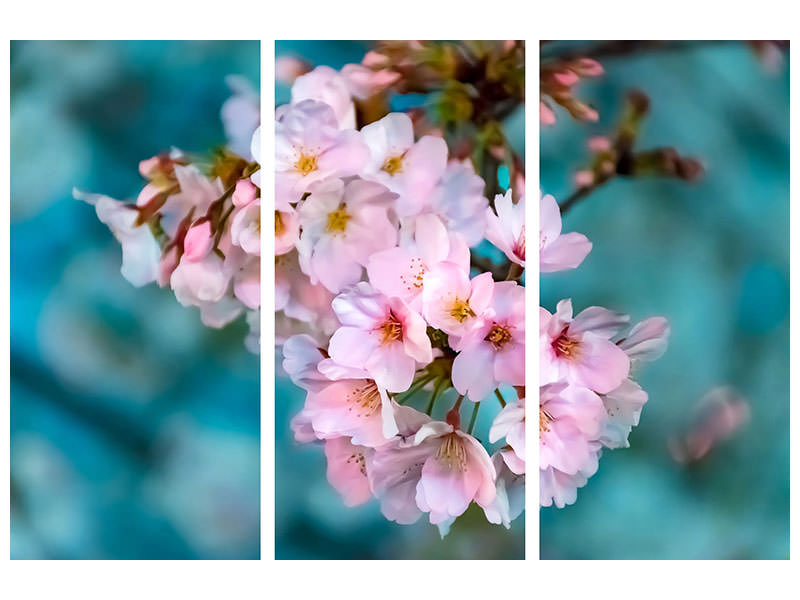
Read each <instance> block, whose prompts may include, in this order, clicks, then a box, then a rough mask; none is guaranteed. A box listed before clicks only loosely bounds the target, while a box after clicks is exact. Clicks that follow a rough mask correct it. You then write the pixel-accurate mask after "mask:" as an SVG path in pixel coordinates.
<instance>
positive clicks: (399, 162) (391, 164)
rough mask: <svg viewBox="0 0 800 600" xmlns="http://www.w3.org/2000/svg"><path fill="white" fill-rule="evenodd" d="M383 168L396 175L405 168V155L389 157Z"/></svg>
mask: <svg viewBox="0 0 800 600" xmlns="http://www.w3.org/2000/svg"><path fill="white" fill-rule="evenodd" d="M381 169H383V170H384V171H386V172H387V173H388V174H389V175H391V176H392V177H394V175H395V173H399V172H401V171H402V170H403V155H402V154H398V155H397V156H391V157H389V158H387V159H386V162H385V163H383V167H381Z"/></svg>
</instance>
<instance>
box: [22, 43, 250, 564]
mask: <svg viewBox="0 0 800 600" xmlns="http://www.w3.org/2000/svg"><path fill="white" fill-rule="evenodd" d="M229 74H241V75H243V76H245V77H246V78H247V79H249V80H250V81H251V82H252V83H253V85H254V86H255V87H256V89H258V85H259V44H258V42H219V41H215V42H199V41H187V42H160V41H158V42H155V41H143V42H12V44H11V208H10V210H11V508H12V514H11V557H12V558H56V559H85V558H126V559H161V558H176V559H191V558H238V559H244V558H258V556H259V372H258V368H259V367H258V357H256V356H253V355H251V354H249V353H248V352H247V351H246V350H245V348H244V345H243V339H244V336H245V334H246V331H247V327H246V325H245V324H244V323H243V322H242V321H238V322H236V323H235V324H234V325H232V326H230V327H229V328H227V329H225V330H222V331H217V330H211V329H207V328H205V327H204V326H203V325H202V324H201V322H200V316H199V314H198V313H197V311H195V310H190V309H186V308H183V307H181V306H180V305H179V304H178V302H177V301H176V300H175V298H174V297H173V295H172V293H171V292H170V291H169V290H162V289H159V288H157V287H156V286H155V285H151V286H147V287H145V288H141V289H136V288H134V287H133V286H131V285H130V284H129V283H128V282H127V281H125V280H124V279H123V278H122V276H121V275H120V272H119V267H120V261H121V251H120V247H119V244H118V243H117V242H116V240H114V238H113V237H112V235H111V233H110V232H109V231H108V229H107V228H106V227H105V226H104V225H103V224H101V223H100V222H99V221H98V220H97V218H96V216H95V213H94V210H93V208H92V207H91V206H89V205H88V204H85V203H83V202H78V201H76V200H73V199H72V196H71V192H72V187H73V186H76V187H79V188H81V189H83V190H87V191H93V192H101V193H106V194H108V195H110V196H112V197H115V198H119V199H135V197H136V194H137V193H138V191H139V189H140V188H141V186H142V185H143V181H142V180H141V178H140V176H139V173H138V162H139V161H140V160H142V159H145V158H148V157H150V156H152V155H154V154H156V153H158V152H160V151H162V150H168V149H169V148H170V147H171V146H173V145H174V146H177V147H179V148H181V149H183V150H186V151H190V152H205V151H207V150H210V149H211V148H212V147H214V146H217V145H220V144H222V143H224V141H225V138H224V132H223V129H222V124H221V122H220V119H219V111H220V107H221V105H222V103H223V101H224V100H225V99H226V98H227V97H228V96H229V90H228V89H227V86H226V84H225V76H226V75H229Z"/></svg>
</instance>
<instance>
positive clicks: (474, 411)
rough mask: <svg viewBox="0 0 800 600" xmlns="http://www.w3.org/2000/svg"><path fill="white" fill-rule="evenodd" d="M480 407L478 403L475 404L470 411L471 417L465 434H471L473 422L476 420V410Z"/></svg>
mask: <svg viewBox="0 0 800 600" xmlns="http://www.w3.org/2000/svg"><path fill="white" fill-rule="evenodd" d="M480 407H481V403H480V402H476V403H475V407H474V408H473V409H472V416H471V417H470V418H469V428H468V429H467V433H469V434H472V430H473V428H474V427H475V421H477V419H478V409H479V408H480Z"/></svg>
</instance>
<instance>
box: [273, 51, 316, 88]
mask: <svg viewBox="0 0 800 600" xmlns="http://www.w3.org/2000/svg"><path fill="white" fill-rule="evenodd" d="M308 70H309V69H308V65H307V64H305V63H304V62H303V61H301V60H299V59H297V58H294V57H293V56H280V57H278V58H276V59H275V79H276V80H277V81H280V82H281V83H288V84H291V83H294V80H295V79H297V78H298V77H300V75H302V74H303V73H307V72H308Z"/></svg>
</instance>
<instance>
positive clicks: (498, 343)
mask: <svg viewBox="0 0 800 600" xmlns="http://www.w3.org/2000/svg"><path fill="white" fill-rule="evenodd" d="M484 340H486V341H487V342H489V343H490V344H491V345H492V346H494V349H495V350H500V349H501V348H502V347H503V346H505V345H506V344H507V343H508V342H510V341H511V332H510V331H509V330H508V328H507V327H505V326H503V325H499V324H497V323H495V324H494V325H492V328H491V329H490V330H489V333H488V334H487V335H486V337H485V338H484Z"/></svg>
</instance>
